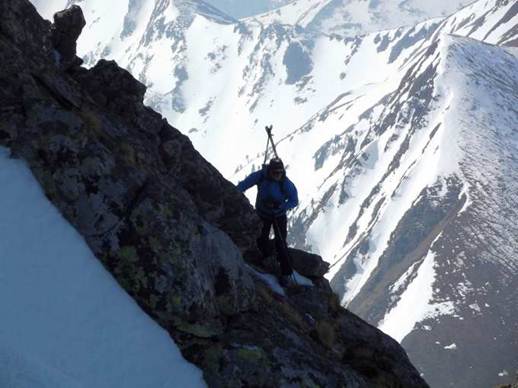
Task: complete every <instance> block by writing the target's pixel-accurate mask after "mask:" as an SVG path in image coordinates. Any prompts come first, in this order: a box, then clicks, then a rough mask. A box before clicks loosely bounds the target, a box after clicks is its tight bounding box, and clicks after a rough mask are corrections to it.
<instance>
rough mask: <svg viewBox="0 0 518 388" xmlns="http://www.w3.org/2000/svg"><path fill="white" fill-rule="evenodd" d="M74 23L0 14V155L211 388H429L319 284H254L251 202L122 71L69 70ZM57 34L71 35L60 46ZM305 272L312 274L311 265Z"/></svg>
mask: <svg viewBox="0 0 518 388" xmlns="http://www.w3.org/2000/svg"><path fill="white" fill-rule="evenodd" d="M69 12H70V13H68V12H65V13H63V14H60V15H62V16H63V17H64V18H65V19H66V21H63V24H62V25H61V27H58V26H56V25H54V26H52V25H51V24H50V23H48V22H45V21H43V20H42V19H41V18H40V17H39V15H38V14H37V13H36V11H35V10H34V8H33V7H32V6H31V5H30V4H29V3H28V2H27V1H25V0H5V1H3V2H2V3H0V15H2V16H1V19H0V58H1V60H0V61H1V63H0V66H1V68H2V72H1V73H0V85H1V86H2V87H1V88H0V145H2V146H5V147H8V148H9V149H10V150H11V153H12V155H13V157H17V158H21V159H23V160H25V161H26V162H27V164H28V165H29V166H30V168H31V169H32V171H33V173H34V175H35V177H36V178H37V180H38V181H39V182H40V183H41V185H42V187H43V189H44V191H45V193H46V195H47V197H48V198H49V199H50V200H51V201H52V202H53V203H54V204H55V206H56V207H57V208H58V209H59V210H60V211H61V213H62V214H63V216H64V217H65V218H66V219H67V220H68V221H69V222H70V223H71V224H72V225H74V226H75V228H76V229H77V230H78V231H79V233H81V235H82V236H83V237H84V239H85V240H86V242H87V243H88V245H89V246H90V248H91V249H92V251H93V252H94V253H95V255H96V256H97V257H98V258H99V260H101V261H102V263H103V264H104V265H105V267H106V268H107V269H108V270H109V271H110V272H111V273H112V274H113V276H114V277H115V278H116V279H117V280H118V282H119V283H120V284H121V286H122V287H124V288H125V289H126V291H127V292H128V293H129V294H130V295H131V296H132V297H133V298H134V299H135V300H136V301H137V302H138V303H139V305H140V306H141V307H142V308H143V309H144V310H145V311H146V312H147V313H148V314H149V315H150V316H152V317H153V318H154V319H155V320H156V321H157V322H158V323H159V324H160V325H161V326H162V327H164V328H165V329H166V330H168V331H169V333H170V334H171V336H172V337H173V338H174V339H175V341H176V342H177V343H178V344H179V346H180V347H181V349H182V352H183V354H184V356H185V357H186V358H187V359H188V360H190V361H192V362H194V363H196V364H197V365H198V366H200V367H201V368H202V369H203V370H204V375H205V379H206V381H207V383H208V384H209V386H213V387H239V386H262V387H277V386H279V387H287V386H301V387H309V386H326V387H345V386H347V387H362V386H379V387H425V386H426V383H425V382H424V381H423V380H422V379H421V378H420V377H419V374H418V373H417V371H416V370H415V369H414V368H413V367H412V365H411V364H410V362H409V361H408V358H407V356H406V354H405V352H404V351H403V350H402V348H401V347H400V346H399V345H398V344H397V343H396V342H395V341H394V340H392V339H391V338H389V337H388V336H386V335H384V334H383V333H381V332H380V331H379V330H377V329H375V328H374V327H371V326H369V325H368V324H366V323H365V322H363V321H362V320H360V319H359V318H357V317H356V316H354V315H353V314H351V313H349V312H348V311H346V310H344V309H343V308H341V307H340V306H339V303H338V300H337V298H336V296H335V295H334V294H333V293H332V292H330V289H329V284H328V283H327V282H326V281H325V280H324V279H322V278H320V279H319V280H318V281H317V282H316V284H318V285H319V286H315V287H306V288H295V289H293V290H290V292H289V293H288V295H287V296H286V297H285V298H279V297H278V296H277V295H276V294H275V293H273V292H272V290H271V289H270V288H268V287H267V286H266V285H264V284H263V283H261V282H260V281H259V280H258V279H257V278H256V277H255V275H254V272H253V271H252V270H250V268H249V267H248V266H247V265H246V264H245V261H244V260H250V261H253V260H255V259H256V257H257V255H258V251H257V248H256V245H255V239H256V236H257V233H258V227H257V226H258V219H257V217H256V216H255V214H254V212H253V209H252V208H251V206H250V204H249V203H248V201H247V200H246V199H245V198H244V197H243V196H242V194H240V193H239V192H238V191H237V190H236V189H235V187H234V185H233V184H231V183H230V182H228V181H226V180H225V179H224V178H223V177H222V176H221V175H220V174H219V173H218V171H217V170H216V169H215V168H214V167H212V166H211V165H210V164H209V163H207V162H206V161H205V160H204V159H203V158H202V157H201V156H200V155H199V154H198V152H196V150H195V149H194V148H193V147H192V144H191V142H190V141H189V139H188V138H187V137H185V136H184V135H182V134H180V133H179V132H178V131H177V130H175V129H174V128H172V127H171V126H170V125H169V124H168V123H167V122H166V121H165V120H164V119H162V117H161V116H160V115H159V114H157V113H155V112H154V111H152V110H151V109H149V108H147V107H145V106H144V105H143V103H142V98H143V95H144V92H145V88H144V86H143V85H141V84H140V83H138V82H137V81H136V80H134V79H133V78H132V77H131V76H130V75H129V73H127V72H126V71H125V70H122V69H120V68H119V67H118V66H117V65H116V64H115V63H113V62H106V61H101V62H99V63H98V64H97V66H95V67H94V68H92V69H90V70H86V69H82V68H80V67H79V66H78V62H77V61H75V62H74V60H73V57H74V56H75V49H74V44H75V43H74V44H72V42H71V41H72V40H75V39H74V37H75V35H76V33H77V31H80V30H81V28H82V26H81V25H82V20H83V18H82V16H81V15H80V14H79V13H80V9H78V8H74V10H72V11H69ZM66 15H68V16H66ZM60 18H61V16H60V17H57V18H56V23H58V22H57V20H60ZM59 23H61V22H59ZM58 30H59V31H62V32H64V31H70V32H71V35H70V36H69V37H68V38H64V37H62V38H60V39H57V40H56V31H58ZM69 38H70V39H69ZM65 42H66V43H65ZM54 50H58V51H59V52H60V53H61V60H60V61H56V57H55V55H54V54H55V53H54ZM70 60H72V62H69V61H70ZM63 61H65V62H63ZM64 64H65V65H64ZM309 267H310V271H313V275H315V276H318V275H320V272H321V271H320V269H319V268H321V267H322V265H321V264H319V261H318V260H315V261H314V264H312V265H310V266H309Z"/></svg>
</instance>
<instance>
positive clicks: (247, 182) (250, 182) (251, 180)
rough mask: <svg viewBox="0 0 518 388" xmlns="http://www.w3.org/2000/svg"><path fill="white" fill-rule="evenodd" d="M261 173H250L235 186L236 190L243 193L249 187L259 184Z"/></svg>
mask: <svg viewBox="0 0 518 388" xmlns="http://www.w3.org/2000/svg"><path fill="white" fill-rule="evenodd" d="M262 173H263V172H262V171H261V170H259V171H256V172H253V173H251V174H250V175H248V176H247V177H246V178H245V179H244V180H242V181H241V182H239V183H238V184H237V189H238V190H239V191H241V192H242V193H244V192H245V191H247V190H248V189H249V188H250V187H252V186H255V185H256V184H257V183H259V180H260V179H261V174H262Z"/></svg>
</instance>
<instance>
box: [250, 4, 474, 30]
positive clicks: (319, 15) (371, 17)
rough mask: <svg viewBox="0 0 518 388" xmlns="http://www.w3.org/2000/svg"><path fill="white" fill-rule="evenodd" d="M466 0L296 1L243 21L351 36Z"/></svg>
mask: <svg viewBox="0 0 518 388" xmlns="http://www.w3.org/2000/svg"><path fill="white" fill-rule="evenodd" d="M469 3H471V1H467V0H455V1H444V0H441V1H433V2H431V1H426V0H425V1H423V0H410V1H408V0H405V1H397V2H394V1H362V0H353V1H350V0H296V1H293V2H291V3H289V4H287V5H285V6H283V7H280V8H278V9H276V10H273V11H270V12H267V13H265V14H262V15H258V16H253V17H250V18H248V19H246V20H247V21H250V20H256V21H259V22H260V23H263V24H271V23H281V24H291V25H299V26H301V27H304V28H306V29H310V30H314V31H318V32H320V33H325V34H328V35H331V34H337V35H340V36H343V37H354V36H358V35H365V34H368V33H373V32H379V31H382V30H388V29H393V28H397V27H402V26H412V25H415V24H417V23H419V22H422V21H424V20H427V19H432V18H437V17H446V16H449V15H451V14H453V13H454V12H455V11H457V10H459V9H460V8H462V7H464V6H466V5H467V4H469Z"/></svg>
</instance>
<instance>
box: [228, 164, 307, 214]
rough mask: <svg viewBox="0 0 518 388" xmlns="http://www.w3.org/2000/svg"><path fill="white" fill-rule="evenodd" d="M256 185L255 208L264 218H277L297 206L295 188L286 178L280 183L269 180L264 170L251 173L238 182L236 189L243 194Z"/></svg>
mask: <svg viewBox="0 0 518 388" xmlns="http://www.w3.org/2000/svg"><path fill="white" fill-rule="evenodd" d="M255 185H257V197H256V199H255V208H256V209H257V212H258V213H259V214H260V215H262V216H265V217H279V216H282V215H285V214H286V212H287V211H288V210H290V209H293V208H294V207H295V206H297V205H298V204H299V198H298V194H297V188H296V187H295V185H294V184H293V182H292V181H290V180H289V179H288V177H286V176H285V177H284V178H283V180H281V181H274V180H273V179H270V178H269V177H268V175H267V173H266V169H265V168H263V169H262V170H259V171H256V172H253V173H252V174H250V175H249V176H247V177H246V178H245V180H243V181H241V182H239V184H238V185H237V188H238V189H239V191H241V192H242V193H244V192H245V191H246V190H248V189H249V188H250V187H252V186H255Z"/></svg>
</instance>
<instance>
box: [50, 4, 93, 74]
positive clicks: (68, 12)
mask: <svg viewBox="0 0 518 388" xmlns="http://www.w3.org/2000/svg"><path fill="white" fill-rule="evenodd" d="M85 25H86V21H85V18H84V16H83V11H82V10H81V8H80V7H79V6H77V5H72V6H71V7H70V8H67V9H65V10H63V11H61V12H57V13H56V14H55V15H54V24H53V25H52V27H51V39H52V45H53V46H54V48H55V49H56V51H57V52H58V53H59V55H60V58H59V60H60V62H61V63H62V65H63V67H64V68H69V67H73V66H78V65H81V64H82V63H83V61H82V60H81V59H80V58H79V57H77V56H76V49H77V43H76V42H77V38H79V35H81V31H82V30H83V27H84V26H85Z"/></svg>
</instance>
